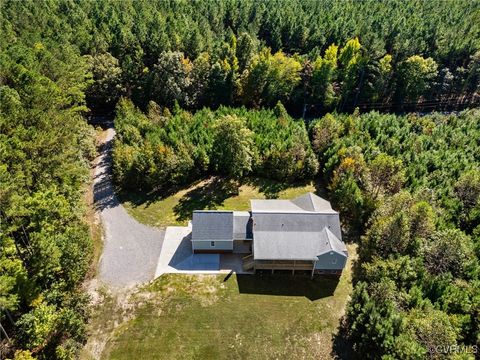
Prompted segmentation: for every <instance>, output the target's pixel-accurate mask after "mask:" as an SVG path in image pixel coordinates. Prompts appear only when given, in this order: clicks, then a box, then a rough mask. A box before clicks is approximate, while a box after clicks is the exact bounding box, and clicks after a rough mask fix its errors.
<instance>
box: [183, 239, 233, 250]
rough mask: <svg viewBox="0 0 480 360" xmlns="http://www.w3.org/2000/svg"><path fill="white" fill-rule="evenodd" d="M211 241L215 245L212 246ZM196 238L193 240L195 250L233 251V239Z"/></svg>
mask: <svg viewBox="0 0 480 360" xmlns="http://www.w3.org/2000/svg"><path fill="white" fill-rule="evenodd" d="M211 241H213V242H214V246H211ZM211 241H210V240H196V241H192V248H193V251H212V252H214V251H233V241H232V240H211Z"/></svg>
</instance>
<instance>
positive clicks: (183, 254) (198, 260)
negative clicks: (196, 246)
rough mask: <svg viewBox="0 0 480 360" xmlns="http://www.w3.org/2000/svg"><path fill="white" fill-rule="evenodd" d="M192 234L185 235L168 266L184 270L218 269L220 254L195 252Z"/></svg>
mask: <svg viewBox="0 0 480 360" xmlns="http://www.w3.org/2000/svg"><path fill="white" fill-rule="evenodd" d="M191 239H192V234H191V233H189V234H188V235H187V236H184V237H183V239H182V241H181V242H180V244H179V245H178V247H177V249H176V250H175V253H174V254H173V256H172V258H171V259H170V261H169V263H168V266H170V267H172V268H174V269H176V270H183V271H218V270H219V267H220V254H193V253H192V242H191Z"/></svg>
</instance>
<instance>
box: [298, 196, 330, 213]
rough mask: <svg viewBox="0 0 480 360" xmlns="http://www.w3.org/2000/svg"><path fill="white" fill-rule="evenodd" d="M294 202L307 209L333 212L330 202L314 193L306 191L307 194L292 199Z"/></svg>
mask: <svg viewBox="0 0 480 360" xmlns="http://www.w3.org/2000/svg"><path fill="white" fill-rule="evenodd" d="M292 203H294V204H295V205H297V206H298V207H300V208H302V209H303V210H306V211H314V212H332V211H333V209H332V206H331V205H330V202H329V201H327V200H325V199H322V198H321V197H320V196H317V195H315V194H314V193H311V192H309V193H306V194H305V195H302V196H299V197H297V198H296V199H293V200H292Z"/></svg>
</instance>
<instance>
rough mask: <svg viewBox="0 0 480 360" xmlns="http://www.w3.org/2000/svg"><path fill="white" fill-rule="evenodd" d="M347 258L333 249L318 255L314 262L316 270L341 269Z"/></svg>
mask: <svg viewBox="0 0 480 360" xmlns="http://www.w3.org/2000/svg"><path fill="white" fill-rule="evenodd" d="M346 262H347V258H346V257H345V256H342V255H340V254H338V253H336V252H334V251H330V252H328V253H325V254H323V255H320V256H319V257H318V260H317V262H316V263H315V269H317V270H342V269H343V268H344V267H345V263H346Z"/></svg>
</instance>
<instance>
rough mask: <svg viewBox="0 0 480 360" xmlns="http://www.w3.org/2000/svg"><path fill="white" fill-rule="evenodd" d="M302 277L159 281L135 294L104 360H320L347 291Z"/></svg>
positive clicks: (344, 280) (347, 284) (343, 283)
mask: <svg viewBox="0 0 480 360" xmlns="http://www.w3.org/2000/svg"><path fill="white" fill-rule="evenodd" d="M349 252H350V254H351V256H350V258H349V263H348V265H347V268H346V270H345V271H344V274H343V275H342V277H341V278H340V281H338V280H334V279H332V278H320V277H318V278H315V279H313V280H311V279H310V277H309V276H308V275H298V274H296V275H295V276H292V275H291V274H289V273H288V274H275V275H273V276H272V275H270V274H262V275H259V274H257V275H256V276H252V275H243V276H242V275H239V276H231V277H229V278H228V279H225V278H224V276H213V275H210V276H209V275H204V276H188V275H179V274H169V275H164V276H162V277H161V278H159V279H158V280H157V281H155V282H154V283H152V284H151V285H149V286H147V287H146V288H145V289H143V290H142V291H141V292H140V293H139V294H138V295H137V296H138V298H137V299H135V300H134V302H135V303H136V304H141V305H139V306H138V307H137V308H136V309H135V310H133V312H134V313H133V315H132V317H131V319H130V320H128V321H126V322H124V323H123V324H122V325H120V326H119V327H117V329H116V330H115V331H114V333H113V335H112V336H109V337H110V340H109V341H108V342H107V344H106V347H105V350H104V351H103V354H102V358H104V359H139V360H140V359H149V360H150V359H269V358H272V359H274V358H277V359H278V358H279V359H328V358H331V356H332V347H333V341H334V334H335V332H336V331H337V328H338V326H339V319H340V318H341V316H342V315H343V312H344V308H345V304H346V301H347V298H348V295H349V294H350V291H351V272H350V271H351V259H352V258H353V257H354V254H355V248H354V247H353V246H349Z"/></svg>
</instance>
